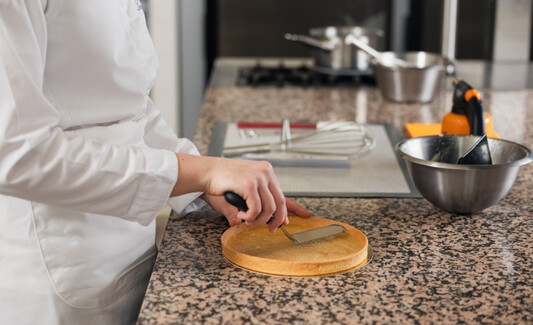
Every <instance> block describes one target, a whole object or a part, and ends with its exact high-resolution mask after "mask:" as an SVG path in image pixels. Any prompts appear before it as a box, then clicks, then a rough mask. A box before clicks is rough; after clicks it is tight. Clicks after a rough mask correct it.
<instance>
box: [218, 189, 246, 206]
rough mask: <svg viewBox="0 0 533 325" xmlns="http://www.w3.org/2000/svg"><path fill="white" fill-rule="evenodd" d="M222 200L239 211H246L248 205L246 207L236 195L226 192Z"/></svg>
mask: <svg viewBox="0 0 533 325" xmlns="http://www.w3.org/2000/svg"><path fill="white" fill-rule="evenodd" d="M224 198H225V199H226V201H227V202H228V203H229V204H231V205H233V206H234V207H236V208H237V209H239V211H248V205H246V201H245V200H244V199H243V198H242V197H241V196H240V195H238V194H237V193H235V192H231V191H228V192H226V193H224Z"/></svg>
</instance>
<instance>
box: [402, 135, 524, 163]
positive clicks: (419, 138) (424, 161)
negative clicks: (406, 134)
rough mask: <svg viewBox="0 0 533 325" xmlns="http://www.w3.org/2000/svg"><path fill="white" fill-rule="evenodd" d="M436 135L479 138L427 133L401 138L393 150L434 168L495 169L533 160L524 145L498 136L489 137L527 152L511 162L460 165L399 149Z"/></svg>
mask: <svg viewBox="0 0 533 325" xmlns="http://www.w3.org/2000/svg"><path fill="white" fill-rule="evenodd" d="M437 137H440V138H444V137H449V138H453V137H475V138H479V136H475V135H451V134H448V135H442V134H441V135H429V136H423V137H414V138H407V139H403V140H401V141H399V142H397V143H396V144H395V145H394V151H395V152H396V153H397V154H398V155H399V156H401V157H402V158H403V159H405V160H407V161H410V162H413V163H416V164H419V165H424V166H429V167H436V168H446V169H454V170H480V169H495V168H510V167H520V166H523V165H526V164H528V163H530V162H531V161H533V152H532V151H531V150H530V149H529V148H528V147H526V146H524V145H522V144H520V143H517V142H514V141H510V140H505V139H498V138H490V139H491V140H496V141H501V142H507V143H510V144H513V145H515V146H518V147H520V148H522V149H523V150H524V151H525V152H526V153H527V154H526V156H525V157H524V158H521V159H518V160H515V161H511V162H507V163H503V164H492V165H460V164H452V163H444V162H437V161H430V160H424V159H420V158H416V157H413V156H411V155H409V154H407V153H406V152H404V151H403V150H401V146H402V145H403V144H405V143H407V142H410V141H415V140H417V139H418V140H421V139H425V138H428V139H429V138H437Z"/></svg>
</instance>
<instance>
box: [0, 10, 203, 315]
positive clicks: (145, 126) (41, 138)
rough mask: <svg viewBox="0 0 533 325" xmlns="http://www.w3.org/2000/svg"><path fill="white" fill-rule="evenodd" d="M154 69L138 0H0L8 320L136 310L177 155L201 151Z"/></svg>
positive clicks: (0, 189) (2, 238) (2, 292)
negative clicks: (175, 121) (177, 120)
mask: <svg viewBox="0 0 533 325" xmlns="http://www.w3.org/2000/svg"><path fill="white" fill-rule="evenodd" d="M156 72H157V59H156V56H155V53H154V49H153V46H152V42H151V39H150V36H149V34H148V32H147V28H146V23H145V17H144V14H143V11H142V10H141V9H140V8H139V4H138V1H137V0H0V324H25V323H27V324H85V323H87V324H121V323H130V322H133V321H134V320H135V318H136V313H137V312H138V309H139V304H140V302H141V300H142V296H143V294H144V289H145V286H146V284H147V280H148V276H149V274H150V272H151V268H152V265H153V260H154V255H155V249H154V238H155V222H154V218H155V216H156V215H157V213H158V212H159V211H160V209H161V208H162V207H163V206H164V205H165V203H166V202H167V200H168V198H169V194H170V192H171V190H172V188H173V186H174V184H175V182H176V179H177V170H178V163H177V159H176V157H175V154H174V152H185V153H193V154H197V153H198V152H197V150H196V149H195V148H194V146H193V145H192V144H191V143H190V142H189V141H187V140H184V139H178V138H177V137H176V136H175V135H174V133H173V132H172V130H171V128H170V127H169V126H168V125H167V124H166V123H165V122H164V121H163V120H162V119H161V116H160V113H159V112H158V111H157V110H156V109H155V108H154V107H153V104H152V102H151V101H150V98H149V97H148V94H149V91H150V89H151V87H152V85H153V83H154V80H155V77H156ZM198 196H199V193H192V194H188V195H184V196H180V197H178V198H173V199H172V200H169V203H170V205H171V206H172V207H173V208H174V210H175V211H178V212H180V211H182V210H184V209H185V208H186V207H187V206H189V207H190V206H191V205H190V203H191V202H192V201H193V200H195V198H197V197H198Z"/></svg>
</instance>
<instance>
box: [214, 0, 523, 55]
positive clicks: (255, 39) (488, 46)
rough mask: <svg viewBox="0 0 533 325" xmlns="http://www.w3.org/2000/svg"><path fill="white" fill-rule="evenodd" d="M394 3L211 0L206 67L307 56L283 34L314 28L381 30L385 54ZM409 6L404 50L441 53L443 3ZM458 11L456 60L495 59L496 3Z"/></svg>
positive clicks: (489, 0) (417, 0) (483, 0)
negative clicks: (223, 60) (227, 59)
mask: <svg viewBox="0 0 533 325" xmlns="http://www.w3.org/2000/svg"><path fill="white" fill-rule="evenodd" d="M393 1H394V0H328V1H324V0H269V1H249V0H207V28H206V33H207V34H206V49H207V56H208V63H209V65H210V63H211V62H212V61H213V60H214V59H215V58H216V57H219V56H221V57H224V56H240V57H255V56H263V57H265V56H266V57H308V56H310V52H309V49H308V48H306V47H305V46H303V45H302V44H299V43H295V42H290V41H287V40H285V39H284V38H283V35H284V34H285V33H287V32H290V33H295V34H307V32H308V30H309V29H310V28H312V27H322V26H330V25H331V26H340V25H357V26H362V27H371V28H379V29H382V30H383V31H384V32H385V36H384V38H383V40H382V49H383V50H390V47H391V44H392V40H391V26H392V23H391V16H392V15H391V10H392V7H393ZM409 3H410V4H409V6H408V8H403V9H405V10H407V12H408V13H409V14H408V15H407V16H406V17H405V22H404V26H405V44H404V47H405V50H408V51H428V52H437V53H440V52H441V35H442V19H443V18H442V13H443V9H444V8H443V3H442V2H441V1H427V0H411V1H409ZM458 6H459V7H458V17H457V21H458V23H457V35H456V40H457V41H456V58H457V59H482V60H491V59H492V47H493V42H492V36H493V34H494V20H495V8H496V1H495V0H468V1H459V3H458ZM532 35H533V33H532ZM532 43H533V42H532ZM532 52H533V51H530V53H531V54H530V56H533V53H532Z"/></svg>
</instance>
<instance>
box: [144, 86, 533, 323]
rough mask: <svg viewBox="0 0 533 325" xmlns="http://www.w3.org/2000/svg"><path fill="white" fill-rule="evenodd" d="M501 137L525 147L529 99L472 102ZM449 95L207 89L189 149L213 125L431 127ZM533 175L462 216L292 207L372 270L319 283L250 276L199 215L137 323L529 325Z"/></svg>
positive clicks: (218, 225) (373, 207) (421, 210)
mask: <svg viewBox="0 0 533 325" xmlns="http://www.w3.org/2000/svg"><path fill="white" fill-rule="evenodd" d="M482 95H483V98H484V103H485V109H486V110H487V111H489V112H490V113H491V114H492V115H493V117H494V121H495V122H494V123H495V128H496V131H497V132H498V133H499V134H500V136H501V137H502V138H505V139H509V140H513V141H517V142H520V143H522V144H525V145H526V146H528V147H530V148H531V147H532V146H533V91H531V90H529V91H528V90H524V91H506V92H504V91H502V92H489V91H483V92H482ZM450 105H451V93H449V92H448V93H446V94H443V95H440V96H439V97H438V98H437V99H436V100H435V101H434V102H432V103H430V104H425V105H415V104H412V105H407V104H395V103H387V102H384V101H383V100H382V99H381V96H380V94H379V93H378V92H377V91H376V90H375V89H373V88H361V89H336V88H320V89H314V88H312V89H301V88H284V89H277V88H269V89H251V88H225V89H209V90H208V91H207V93H206V95H205V103H204V106H203V110H202V115H201V118H200V120H199V123H198V128H197V132H196V135H195V138H194V142H195V144H196V145H197V146H198V147H199V148H200V151H201V152H202V153H204V154H205V153H206V152H207V147H208V144H209V140H210V137H211V132H212V127H213V125H214V123H215V122H217V121H237V120H250V121H260V120H263V121H280V120H281V118H290V119H291V120H294V121H309V122H313V121H319V120H329V119H348V120H355V121H357V122H361V123H372V122H380V123H391V124H393V125H395V126H396V127H397V128H398V130H399V131H400V132H401V133H402V134H404V135H405V130H404V125H405V123H407V122H437V121H440V119H441V118H442V116H443V115H444V114H445V113H447V112H448V111H449V109H450V107H451V106H450ZM532 179H533V166H532V164H530V165H528V166H525V167H522V169H521V170H520V174H519V176H518V179H517V180H516V182H515V184H514V186H513V188H512V189H511V191H510V192H509V194H508V195H507V196H506V197H505V198H504V199H503V200H501V201H500V202H499V203H498V204H497V205H495V206H492V207H490V208H488V209H486V210H484V211H482V212H480V213H476V214H474V215H470V216H463V215H455V214H450V213H447V212H444V211H441V210H439V209H437V208H435V207H433V206H432V205H431V204H430V203H429V202H427V201H426V200H425V199H412V198H410V199H407V198H401V199H400V198H342V199H341V198H294V199H295V201H297V202H299V203H301V204H302V205H304V206H305V207H307V208H308V209H309V210H310V211H312V213H313V215H314V216H316V217H322V218H329V219H333V220H339V221H342V222H346V223H348V224H351V225H353V226H355V227H356V228H358V229H360V230H361V231H363V232H364V233H365V234H366V235H367V237H368V239H369V244H370V245H371V246H372V248H373V250H374V259H373V261H372V262H371V263H369V264H368V265H366V266H364V267H363V268H361V269H359V270H356V271H353V272H350V273H345V274H339V275H334V276H327V277H312V278H286V277H271V276H265V275H261V274H256V273H251V272H248V271H245V270H242V269H240V268H237V267H235V266H233V265H231V264H230V263H229V262H227V261H226V260H225V259H224V257H223V256H222V252H221V244H220V236H221V235H222V233H223V232H224V231H225V230H226V229H227V227H228V225H227V223H226V221H225V219H224V218H223V217H221V216H220V215H218V214H217V213H215V212H213V211H212V210H210V209H209V208H208V207H206V208H204V209H203V210H201V211H197V212H194V213H192V214H189V215H187V216H184V217H177V216H172V217H171V219H170V221H169V224H168V226H167V231H166V234H165V236H164V239H163V244H162V248H161V251H160V252H159V255H158V258H157V261H156V265H155V269H154V273H153V275H152V278H151V281H150V285H149V288H148V290H147V293H146V297H145V300H144V303H143V306H142V309H141V313H140V316H139V323H140V324H197V323H205V324H243V323H244V324H246V323H254V324H262V323H268V324H303V323H306V324H357V323H365V324H372V323H374V324H389V323H401V324H406V323H409V324H411V323H414V324H417V323H420V324H428V323H436V324H437V323H438V324H440V323H449V324H457V323H466V324H472V323H502V324H532V323H533V272H532V270H533V258H532V256H533V240H532V239H531V238H533V204H532V199H531V189H532V184H533V182H532Z"/></svg>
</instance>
